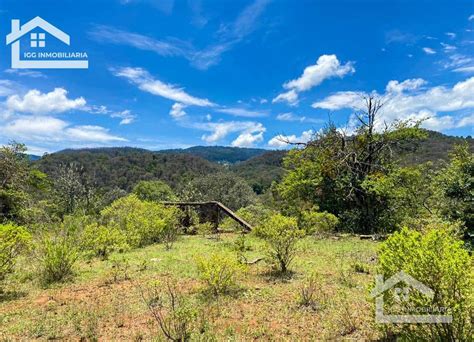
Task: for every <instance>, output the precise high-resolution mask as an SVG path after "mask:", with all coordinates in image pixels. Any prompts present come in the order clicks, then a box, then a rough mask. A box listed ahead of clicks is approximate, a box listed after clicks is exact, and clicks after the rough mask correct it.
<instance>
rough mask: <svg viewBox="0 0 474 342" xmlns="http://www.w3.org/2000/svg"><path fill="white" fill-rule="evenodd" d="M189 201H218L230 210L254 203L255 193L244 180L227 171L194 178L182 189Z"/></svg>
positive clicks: (184, 197)
mask: <svg viewBox="0 0 474 342" xmlns="http://www.w3.org/2000/svg"><path fill="white" fill-rule="evenodd" d="M181 197H183V199H186V200H190V201H218V202H222V203H223V204H224V205H226V206H227V207H229V208H230V209H232V210H238V209H239V208H242V207H246V206H248V205H250V204H253V203H255V201H256V195H255V193H254V192H253V190H252V188H251V187H250V186H249V185H248V184H247V182H246V181H245V180H243V179H242V178H239V177H237V176H235V175H234V174H232V173H229V172H227V173H226V172H219V173H215V174H210V175H207V176H204V177H200V178H195V179H194V180H193V181H192V182H191V183H190V184H189V185H188V186H187V187H186V188H185V189H184V191H183V195H182V196H181Z"/></svg>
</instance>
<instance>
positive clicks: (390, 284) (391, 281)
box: [371, 271, 453, 323]
mask: <svg viewBox="0 0 474 342" xmlns="http://www.w3.org/2000/svg"><path fill="white" fill-rule="evenodd" d="M399 283H404V284H406V285H407V286H408V287H396V286H397V284H399ZM389 290H392V291H393V292H394V295H393V296H394V298H395V299H396V300H398V301H402V302H407V301H408V299H409V296H410V290H416V291H418V292H419V293H420V294H422V295H423V296H425V297H426V298H427V299H433V297H434V292H433V290H432V289H430V288H429V287H428V286H426V285H425V284H423V283H421V282H420V281H418V280H416V279H415V278H413V277H412V276H410V275H409V274H407V273H405V272H403V271H401V272H398V273H396V274H395V275H393V276H392V277H390V278H388V279H387V280H386V281H385V282H384V279H383V275H377V276H376V279H375V287H374V289H373V290H372V292H371V296H372V298H375V321H376V322H377V323H451V322H452V321H453V317H452V316H451V315H439V314H431V313H430V314H418V313H419V311H424V312H432V311H433V310H432V309H433V308H420V307H417V308H416V309H417V310H416V311H417V313H416V314H403V315H392V314H385V313H384V293H385V292H386V291H389ZM420 309H430V310H420ZM436 309H442V308H436Z"/></svg>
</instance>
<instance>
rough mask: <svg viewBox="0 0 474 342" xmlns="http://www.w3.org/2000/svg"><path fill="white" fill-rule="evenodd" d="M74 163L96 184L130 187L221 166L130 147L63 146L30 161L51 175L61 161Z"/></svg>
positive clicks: (175, 182)
mask: <svg viewBox="0 0 474 342" xmlns="http://www.w3.org/2000/svg"><path fill="white" fill-rule="evenodd" d="M69 163H76V164H79V165H81V166H82V167H83V169H84V172H85V173H86V175H87V176H88V177H89V179H91V180H92V182H93V183H94V184H96V186H98V187H101V188H104V189H106V190H111V189H113V188H120V189H123V190H126V191H130V190H131V189H132V188H133V186H134V185H135V184H136V183H137V182H138V181H140V180H151V179H161V180H163V181H165V182H167V183H168V184H170V185H171V186H172V187H174V188H176V187H178V186H179V185H180V184H184V183H185V182H187V181H189V180H190V179H193V178H194V177H199V176H202V175H205V174H208V173H212V172H217V171H219V170H222V166H220V165H218V164H215V163H212V162H209V161H207V160H205V159H203V158H201V157H197V156H194V155H190V154H171V153H159V152H152V151H147V150H144V149H137V148H130V147H114V148H94V149H79V150H63V151H60V152H57V153H52V154H48V155H45V156H43V157H42V158H41V159H40V160H38V161H36V162H35V163H34V164H35V165H36V166H37V167H38V168H39V169H40V170H41V171H43V172H45V173H46V174H48V175H50V176H51V177H54V175H55V173H56V172H57V170H58V169H59V167H60V166H61V165H65V164H69Z"/></svg>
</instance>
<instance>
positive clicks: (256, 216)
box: [220, 204, 274, 231]
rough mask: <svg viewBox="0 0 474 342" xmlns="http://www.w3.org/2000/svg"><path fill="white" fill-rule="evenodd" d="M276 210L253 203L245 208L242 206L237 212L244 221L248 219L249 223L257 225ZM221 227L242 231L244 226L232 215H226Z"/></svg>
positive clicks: (253, 225)
mask: <svg viewBox="0 0 474 342" xmlns="http://www.w3.org/2000/svg"><path fill="white" fill-rule="evenodd" d="M273 213H274V211H273V210H271V209H268V208H265V207H264V206H263V205H261V204H252V205H249V206H247V207H244V208H240V209H239V210H237V212H236V214H237V216H239V217H240V218H242V219H243V220H244V221H246V222H247V223H248V224H250V225H251V226H252V227H254V228H255V227H256V226H258V225H259V224H262V222H263V221H265V219H267V218H268V217H269V216H270V215H271V214H273ZM220 226H221V228H222V229H225V230H234V231H240V230H242V227H241V226H240V224H238V223H237V222H235V221H234V220H233V219H231V218H230V217H226V218H225V219H224V220H223V221H222V223H221V225H220Z"/></svg>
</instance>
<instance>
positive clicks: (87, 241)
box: [82, 223, 128, 259]
mask: <svg viewBox="0 0 474 342" xmlns="http://www.w3.org/2000/svg"><path fill="white" fill-rule="evenodd" d="M82 247H83V248H84V250H85V251H86V253H87V252H88V253H89V254H91V255H92V256H96V257H100V258H102V259H107V257H108V256H109V255H110V253H112V252H114V251H123V250H126V249H127V248H128V245H127V241H126V237H125V235H124V234H123V233H122V231H120V230H119V229H118V228H117V227H114V226H112V225H110V226H109V227H106V226H103V225H99V224H98V223H93V224H89V225H88V226H86V228H85V229H84V231H83V232H82Z"/></svg>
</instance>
